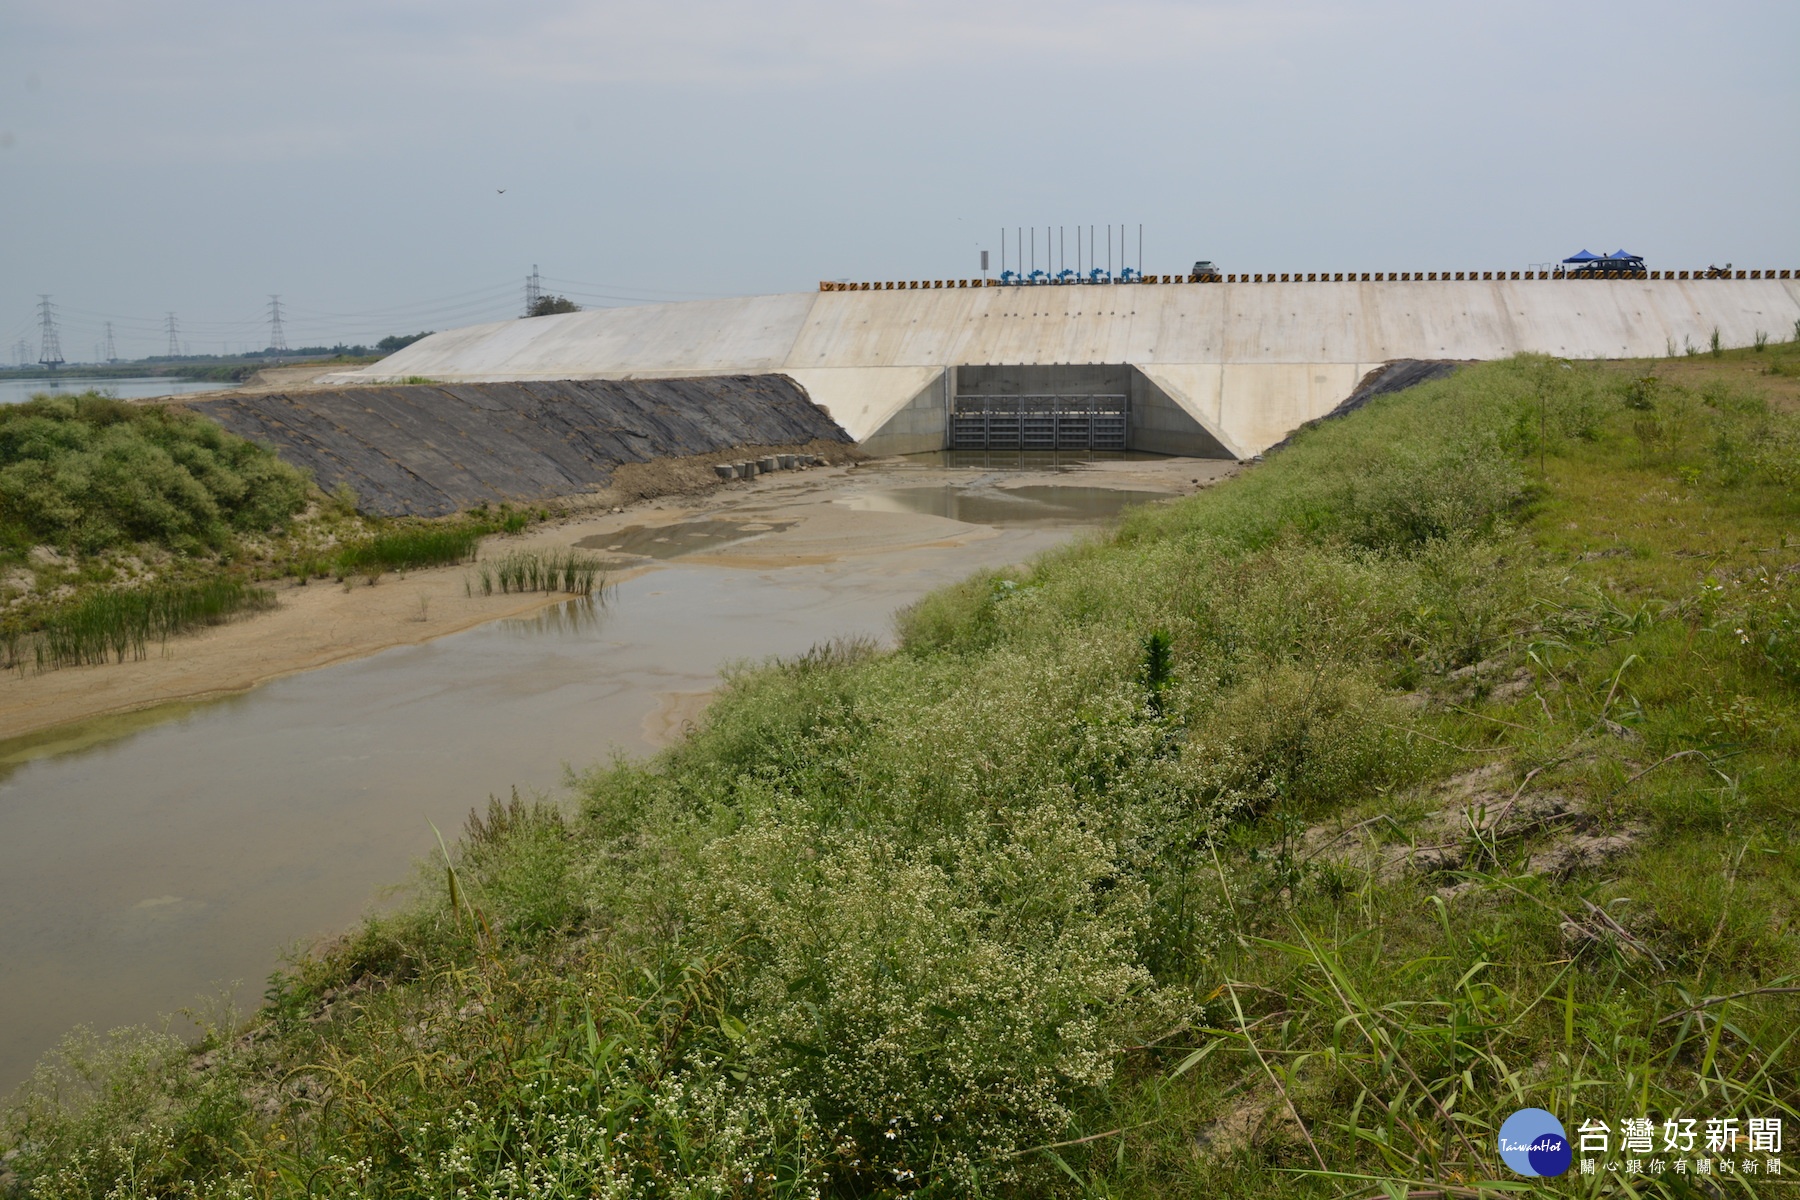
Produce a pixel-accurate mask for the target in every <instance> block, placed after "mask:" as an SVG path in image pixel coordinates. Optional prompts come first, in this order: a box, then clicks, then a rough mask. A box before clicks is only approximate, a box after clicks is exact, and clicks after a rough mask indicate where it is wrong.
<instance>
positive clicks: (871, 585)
mask: <svg viewBox="0 0 1800 1200" xmlns="http://www.w3.org/2000/svg"><path fill="white" fill-rule="evenodd" d="M1014 503H1019V502H1018V501H1014ZM739 532H740V533H742V532H743V531H742V529H741V527H740V528H739ZM1070 532H1071V531H1070V530H1069V529H1067V528H1056V527H1054V526H1053V525H1034V526H1033V527H1031V528H1024V529H1013V530H1007V531H1003V532H1002V533H1001V534H1000V535H999V536H997V537H994V538H990V539H985V540H982V541H979V542H976V543H973V544H971V545H967V546H956V547H937V548H931V549H912V550H902V551H896V552H893V553H891V554H887V555H883V556H881V557H880V558H878V559H874V560H871V559H868V558H861V559H858V560H855V561H850V562H843V561H840V562H832V563H825V564H817V565H808V566H797V567H788V568H784V569H780V570H745V569H733V568H728V567H713V566H691V565H685V564H682V563H679V562H677V563H673V564H670V565H669V566H667V567H664V568H663V569H661V570H658V571H654V572H651V573H649V574H646V575H643V576H640V577H638V578H636V579H630V580H626V581H625V582H623V583H621V584H619V585H617V586H616V587H615V588H609V589H608V592H607V594H606V599H605V601H604V602H603V603H584V602H581V601H572V602H569V603H566V604H561V605H555V606H552V607H549V608H545V609H543V610H541V611H539V612H538V613H536V614H534V615H533V616H530V617H526V618H520V619H515V620H508V621H501V622H496V623H493V624H490V625H486V626H482V627H480V628H477V629H474V630H470V631H468V632H465V633H461V634H456V635H453V636H450V637H445V638H440V639H437V640H435V641H432V642H427V643H425V644H423V645H418V646H402V647H396V648H394V649H392V650H388V651H385V652H383V653H381V654H378V655H374V656H372V657H369V658H365V659H360V660H357V661H354V662H348V663H341V664H338V665H336V666H332V667H326V668H323V669H320V670H317V671H311V672H307V673H304V674H300V675H293V676H288V677H286V678H283V679H277V680H274V681H272V682H270V683H268V684H266V685H264V686H262V687H259V688H257V689H255V690H253V691H251V692H249V693H246V694H244V695H241V696H235V697H231V698H227V699H224V700H220V701H217V702H213V703H206V704H188V705H181V706H171V707H170V708H167V709H159V710H151V711H148V712H145V713H139V714H133V715H131V716H130V717H126V718H113V719H111V722H110V723H109V722H107V721H99V722H90V723H88V725H87V726H85V727H82V728H78V729H76V730H73V731H69V730H65V731H61V732H60V733H54V734H46V735H42V736H41V737H40V738H38V739H35V740H32V739H27V740H26V741H28V742H29V743H30V744H25V743H24V742H22V743H20V744H17V745H14V746H12V747H11V748H5V747H0V751H4V753H0V763H7V764H10V765H6V766H0V913H4V914H5V920H4V921H0V978H3V979H4V986H3V987H0V1095H3V1094H4V1093H5V1092H6V1091H8V1090H9V1089H10V1088H11V1087H12V1086H13V1085H15V1084H17V1083H18V1082H19V1081H20V1080H21V1079H23V1078H24V1077H25V1075H26V1074H28V1073H29V1071H30V1069H31V1065H32V1063H34V1062H35V1061H36V1060H37V1059H38V1057H39V1056H40V1055H41V1054H42V1053H43V1052H44V1051H45V1050H46V1049H47V1048H49V1047H50V1046H51V1045H53V1044H54V1043H55V1041H56V1040H57V1039H58V1038H59V1037H60V1036H61V1035H62V1034H63V1033H64V1032H65V1031H67V1030H68V1029H69V1028H70V1027H71V1026H72V1025H74V1024H76V1023H86V1024H90V1025H93V1026H95V1027H97V1028H102V1029H104V1028H108V1027H111V1026H115V1025H121V1024H127V1023H132V1022H146V1021H153V1020H155V1018H156V1016H157V1014H159V1013H168V1012H173V1011H175V1010H177V1009H179V1008H181V1007H183V1006H190V1005H193V1004H194V1003H195V1002H196V1000H197V998H199V997H200V996H202V995H205V994H215V995H216V994H217V989H218V988H219V987H220V986H224V985H229V984H231V983H232V982H233V981H239V982H240V983H241V986H240V987H239V988H238V989H237V995H238V997H239V1002H240V1003H241V1004H244V1005H246V1006H248V1005H254V1004H255V1003H256V1002H257V1000H258V998H259V996H260V995H261V992H262V985H263V981H264V979H265V978H266V977H267V974H268V972H269V971H270V970H271V969H272V968H273V967H274V966H275V965H276V962H277V958H278V955H279V953H280V951H281V949H282V947H284V946H290V945H294V944H295V943H296V942H297V941H298V940H300V939H304V938H308V937H311V936H315V935H319V934H329V933H331V932H334V931H337V930H341V929H344V928H347V927H349V926H350V925H351V924H353V923H354V922H355V921H356V920H357V918H358V917H359V915H360V914H361V913H362V912H363V911H365V909H366V907H367V906H368V905H369V904H370V903H371V902H372V901H373V900H374V899H375V898H376V897H377V896H379V895H381V894H383V891H384V889H387V888H389V887H390V886H391V885H394V884H396V883H400V882H403V881H405V880H406V879H407V878H408V872H409V869H410V863H411V862H413V861H414V860H415V859H416V858H418V857H421V856H424V855H426V854H428V853H430V852H432V850H433V849H434V847H435V846H436V842H435V839H434V837H433V835H432V832H431V825H433V824H435V825H436V826H437V828H438V829H441V830H443V832H444V834H445V836H446V837H451V836H454V834H455V833H456V831H458V830H459V829H460V828H461V826H462V823H463V821H464V819H465V818H466V817H467V815H468V812H469V810H470V808H471V807H472V806H475V805H480V804H485V802H486V800H487V797H488V796H489V795H500V796H504V795H506V794H507V792H508V790H509V789H510V788H512V787H513V786H514V785H518V786H519V788H520V789H521V791H522V792H525V793H530V792H532V791H542V792H546V793H551V794H554V793H555V792H556V790H557V789H558V788H559V787H560V785H561V784H562V782H563V779H564V764H565V763H566V764H570V765H572V766H574V767H576V768H582V767H586V766H588V765H590V764H594V763H600V762H604V761H606V760H607V758H608V757H609V755H610V753H611V751H612V750H613V749H614V748H622V749H624V750H626V751H627V752H630V753H642V752H644V751H646V750H648V749H650V748H651V746H650V744H649V743H648V742H647V741H646V740H645V739H646V724H647V723H646V720H645V718H646V717H649V716H651V715H652V714H654V713H656V712H657V711H658V709H659V708H661V707H667V705H668V703H669V702H668V699H667V698H668V696H669V695H670V693H699V692H705V691H707V690H709V689H711V688H712V687H714V686H715V684H716V682H717V678H718V669H719V667H720V666H721V665H722V664H724V663H726V662H729V661H731V660H733V659H736V658H741V657H744V656H752V657H759V658H760V657H762V656H765V655H771V654H774V655H796V654H801V653H804V652H805V651H806V650H807V649H808V648H809V647H811V646H813V645H814V644H816V643H818V642H820V641H823V640H827V639H829V638H831V637H833V636H837V635H844V636H855V635H864V636H872V637H877V638H880V637H884V636H885V635H886V634H887V633H888V631H889V629H890V621H891V614H892V613H893V611H894V610H895V609H896V608H898V607H899V606H901V605H903V604H906V603H909V602H910V601H912V600H914V599H917V598H918V597H919V596H921V595H923V594H925V593H926V592H927V591H930V590H931V589H933V588H936V587H940V586H942V585H944V584H947V583H950V582H953V581H955V580H957V579H961V578H963V577H965V576H967V575H968V574H969V573H970V572H972V571H975V570H977V569H980V568H982V567H990V566H1002V565H1005V564H1007V563H1012V562H1017V561H1020V560H1021V559H1024V558H1027V557H1029V556H1030V555H1032V554H1035V553H1038V552H1039V551H1042V550H1046V549H1048V548H1050V547H1051V546H1054V545H1056V544H1058V543H1060V542H1062V541H1064V540H1066V538H1067V537H1068V536H1070ZM746 536H751V535H746ZM609 544H610V543H609ZM633 544H636V543H633ZM650 544H652V545H659V546H660V545H669V544H672V543H656V542H654V541H653V542H651V543H650ZM602 549H604V547H602ZM649 724H654V722H650V723H649Z"/></svg>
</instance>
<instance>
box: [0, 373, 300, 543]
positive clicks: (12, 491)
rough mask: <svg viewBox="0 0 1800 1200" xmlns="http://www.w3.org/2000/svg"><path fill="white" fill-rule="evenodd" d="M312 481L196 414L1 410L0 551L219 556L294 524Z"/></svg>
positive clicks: (39, 405)
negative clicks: (255, 534)
mask: <svg viewBox="0 0 1800 1200" xmlns="http://www.w3.org/2000/svg"><path fill="white" fill-rule="evenodd" d="M305 499H306V479H305V477H304V476H303V475H302V474H301V473H300V472H299V471H297V470H295V469H294V468H293V467H290V466H288V465H287V464H285V463H283V462H282V461H281V460H279V459H278V458H276V457H275V455H274V454H273V453H272V452H270V451H268V450H266V449H264V448H262V447H261V446H258V445H256V444H255V443H253V442H249V441H245V440H244V439H243V438H239V437H235V436H233V435H232V434H229V433H226V432H225V431H224V430H223V429H221V428H220V427H219V426H218V425H216V424H214V423H213V422H211V421H208V420H206V419H205V418H203V417H200V416H198V415H195V414H193V413H189V412H184V411H181V410H179V409H173V408H165V407H161V406H157V405H136V404H126V403H124V402H122V401H119V400H115V399H112V398H111V397H107V396H102V395H99V394H98V393H94V392H87V393H83V394H81V395H75V396H56V397H51V396H39V397H37V398H35V399H32V400H30V401H27V402H26V403H24V404H18V405H9V406H5V407H0V540H4V541H5V542H6V543H8V544H11V545H13V546H15V547H24V546H29V545H37V544H49V545H56V546H60V547H63V548H65V549H71V550H79V551H83V552H89V553H91V552H94V551H99V550H104V549H108V548H112V547H119V546H125V545H128V544H130V543H134V542H150V543H155V544H158V545H162V546H166V547H170V548H173V549H178V550H199V549H219V548H222V547H224V546H225V545H226V544H227V543H228V542H229V541H230V540H231V538H232V536H233V535H234V534H235V533H240V532H251V531H264V530H269V529H275V528H280V527H283V526H285V525H286V523H287V521H288V519H289V518H290V517H292V516H293V514H294V513H296V512H298V511H299V510H300V508H301V507H302V506H303V505H304V503H305Z"/></svg>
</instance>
